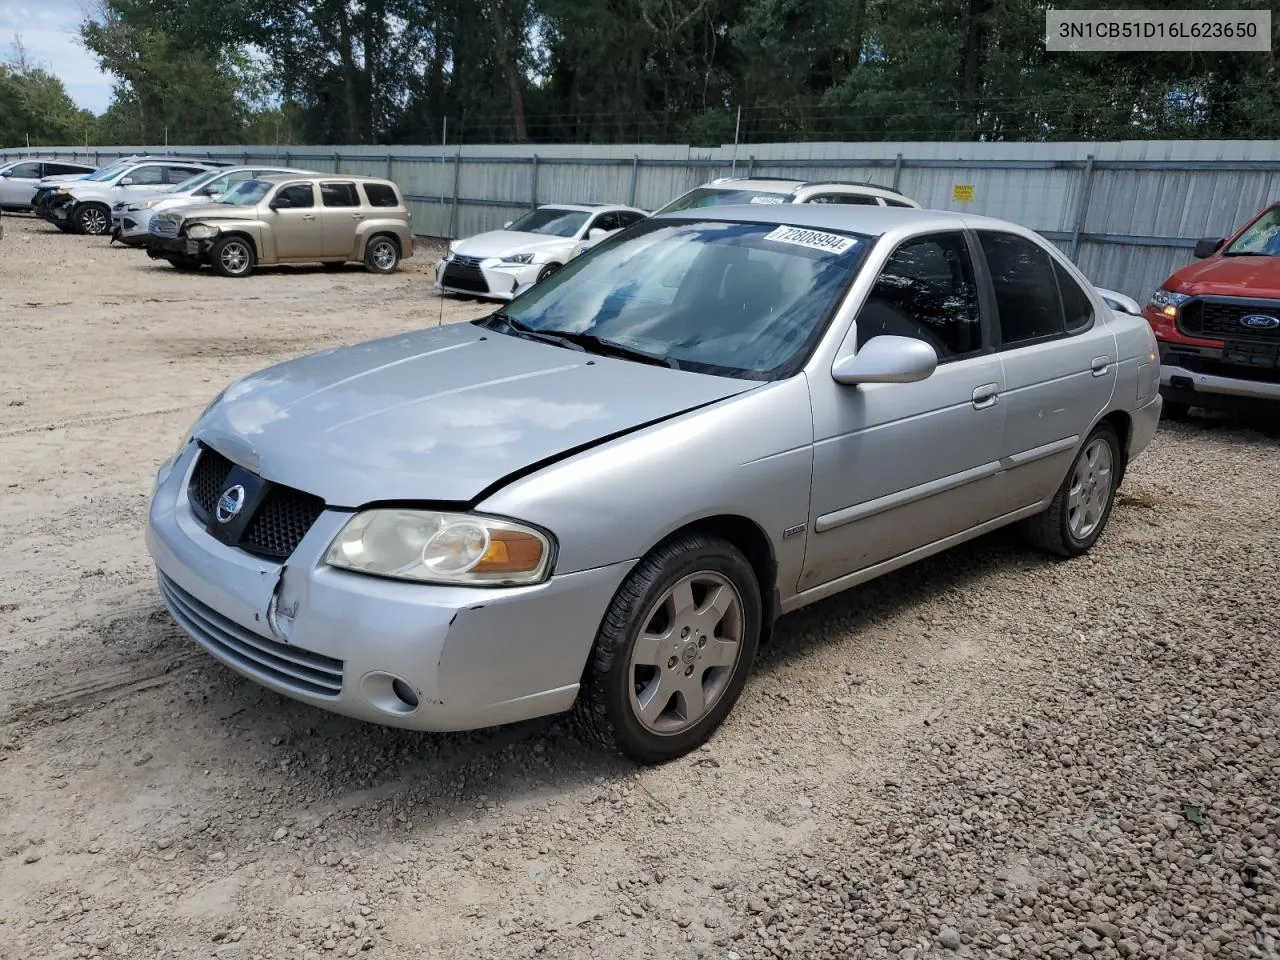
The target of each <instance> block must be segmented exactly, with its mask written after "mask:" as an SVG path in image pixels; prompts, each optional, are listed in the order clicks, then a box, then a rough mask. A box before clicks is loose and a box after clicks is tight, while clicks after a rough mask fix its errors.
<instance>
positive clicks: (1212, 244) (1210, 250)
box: [1191, 237, 1227, 260]
mask: <svg viewBox="0 0 1280 960" xmlns="http://www.w3.org/2000/svg"><path fill="white" fill-rule="evenodd" d="M1226 242H1227V241H1226V238H1225V237H1204V238H1203V239H1201V240H1197V241H1196V248H1195V250H1193V251H1191V252H1192V255H1193V256H1194V257H1195V258H1196V259H1197V260H1203V259H1204V258H1205V257H1212V256H1213V255H1214V254H1215V253H1217V252H1218V251H1219V250H1221V249H1222V245H1223V244H1224V243H1226Z"/></svg>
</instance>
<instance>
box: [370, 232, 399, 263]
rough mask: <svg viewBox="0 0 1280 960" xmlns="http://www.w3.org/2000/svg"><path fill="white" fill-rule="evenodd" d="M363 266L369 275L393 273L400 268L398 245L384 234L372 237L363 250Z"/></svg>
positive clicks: (392, 238) (393, 239)
mask: <svg viewBox="0 0 1280 960" xmlns="http://www.w3.org/2000/svg"><path fill="white" fill-rule="evenodd" d="M364 265H365V267H366V268H367V269H368V270H369V272H370V273H395V272H396V267H398V266H400V245H399V244H398V243H396V241H395V238H394V237H389V236H387V235H386V234H385V233H384V234H379V235H378V236H376V237H372V238H371V239H370V240H369V242H368V243H367V244H366V245H365V248H364Z"/></svg>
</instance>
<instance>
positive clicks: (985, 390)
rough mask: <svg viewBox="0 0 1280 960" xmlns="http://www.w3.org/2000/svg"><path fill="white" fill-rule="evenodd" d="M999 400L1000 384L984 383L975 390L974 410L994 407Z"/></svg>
mask: <svg viewBox="0 0 1280 960" xmlns="http://www.w3.org/2000/svg"><path fill="white" fill-rule="evenodd" d="M999 399H1000V384H998V383H984V384H983V385H982V386H980V387H974V388H973V408H974V409H975V410H985V409H987V407H994V406H995V405H996V402H997V401H998V400H999Z"/></svg>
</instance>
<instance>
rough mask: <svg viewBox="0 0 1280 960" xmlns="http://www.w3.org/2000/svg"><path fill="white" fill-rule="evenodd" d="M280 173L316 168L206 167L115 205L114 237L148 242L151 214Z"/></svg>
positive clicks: (125, 241) (131, 243)
mask: <svg viewBox="0 0 1280 960" xmlns="http://www.w3.org/2000/svg"><path fill="white" fill-rule="evenodd" d="M276 173H284V174H290V173H300V174H311V173H314V171H312V170H295V169H292V168H290V167H228V168H225V169H220V170H206V171H203V172H202V173H197V174H196V175H195V176H193V177H189V178H188V179H187V180H185V181H184V182H182V183H180V184H178V185H177V186H175V187H173V188H172V189H170V190H165V191H163V192H158V193H157V194H156V195H155V196H154V197H147V198H146V199H138V200H121V201H119V202H118V203H116V205H115V206H113V207H112V208H111V237H112V239H113V240H119V241H120V242H121V243H123V244H126V245H127V246H131V247H141V246H145V245H146V242H147V235H148V234H149V232H150V229H151V218H152V217H153V216H155V215H156V214H157V213H163V212H164V211H166V210H176V209H178V208H179V207H190V206H195V205H196V204H199V203H215V202H217V201H218V200H219V199H220V198H221V197H222V195H223V194H225V193H228V192H229V191H230V190H231V188H232V187H235V186H236V185H238V184H240V183H243V182H244V181H245V180H255V179H257V178H258V177H265V176H270V175H272V174H276Z"/></svg>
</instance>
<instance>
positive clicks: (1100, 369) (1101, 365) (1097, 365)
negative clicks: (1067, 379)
mask: <svg viewBox="0 0 1280 960" xmlns="http://www.w3.org/2000/svg"><path fill="white" fill-rule="evenodd" d="M1110 367H1111V358H1110V357H1094V358H1093V363H1091V364H1089V369H1090V370H1092V371H1093V375H1094V376H1095V377H1101V376H1103V375H1104V374H1105V373H1106V372H1107V370H1108V369H1110Z"/></svg>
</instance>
